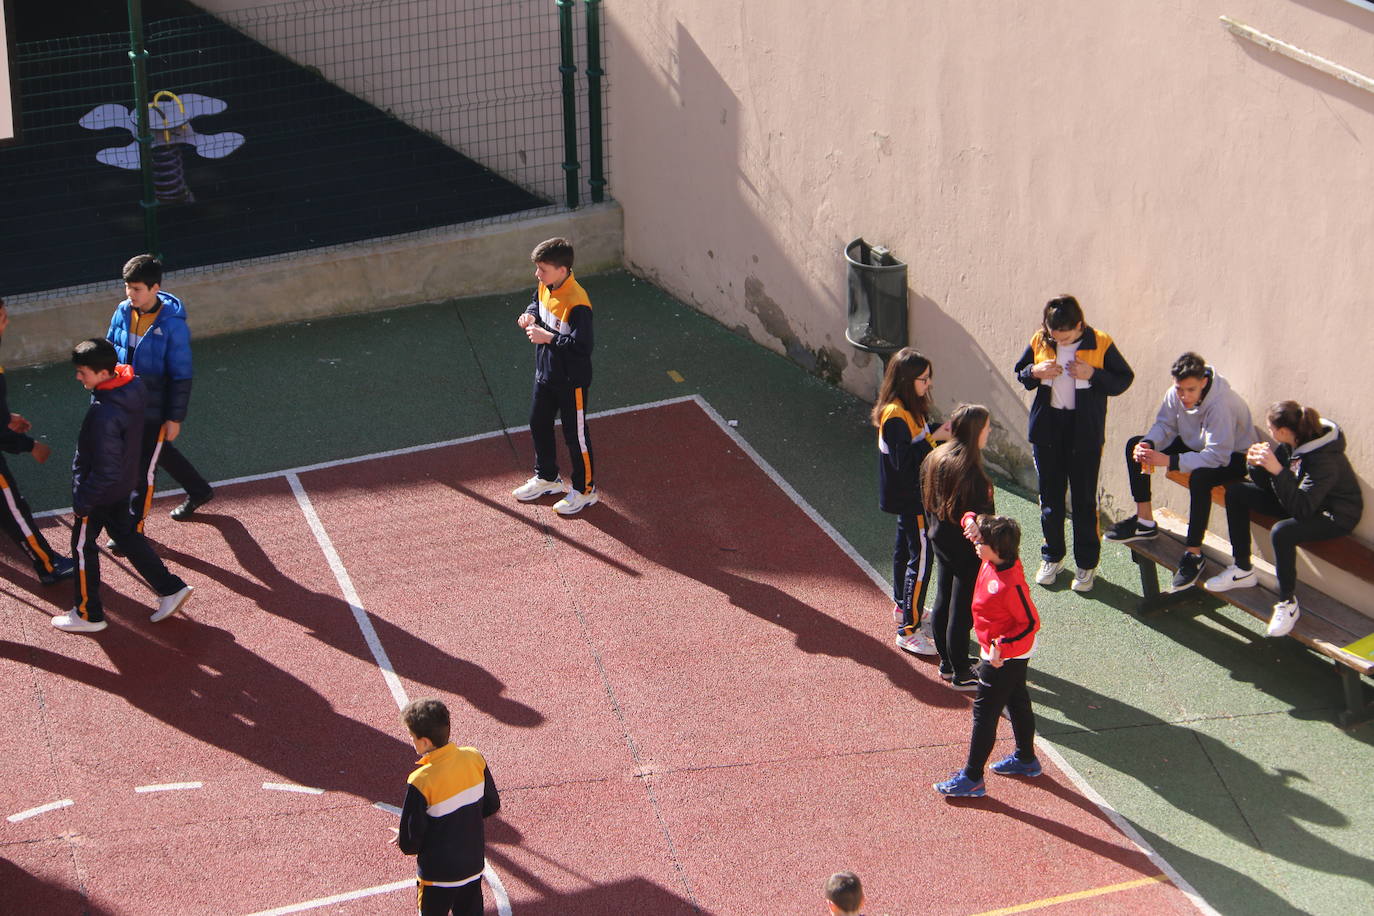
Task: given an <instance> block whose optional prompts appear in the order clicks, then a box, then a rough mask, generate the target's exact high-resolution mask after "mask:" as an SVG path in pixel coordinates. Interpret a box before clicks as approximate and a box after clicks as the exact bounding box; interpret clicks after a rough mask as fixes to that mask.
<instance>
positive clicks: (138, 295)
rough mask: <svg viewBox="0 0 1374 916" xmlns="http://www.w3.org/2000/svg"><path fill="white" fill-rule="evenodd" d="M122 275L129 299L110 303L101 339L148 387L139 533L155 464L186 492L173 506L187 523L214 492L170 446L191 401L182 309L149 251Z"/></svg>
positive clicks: (175, 515) (176, 516)
mask: <svg viewBox="0 0 1374 916" xmlns="http://www.w3.org/2000/svg"><path fill="white" fill-rule="evenodd" d="M123 276H124V294H125V295H126V296H127V297H128V298H127V299H125V300H124V301H123V302H121V303H119V305H117V306H115V310H114V315H112V316H111V317H110V329H109V330H108V331H106V332H105V337H106V339H107V340H109V341H110V343H112V344H114V347H115V353H116V354H117V356H118V358H119V361H120V362H121V363H128V364H129V365H130V366H133V369H134V374H135V375H137V376H138V377H139V378H141V379H143V384H144V385H146V386H147V389H148V406H147V409H146V412H145V416H146V417H147V422H146V423H145V424H144V427H143V433H142V439H141V440H140V456H139V468H140V471H139V484H138V500H137V502H136V503H135V511H136V512H137V513H138V530H139V531H140V532H141V531H142V530H143V520H144V518H145V517H146V516H147V514H148V509H149V507H150V506H151V505H152V500H153V484H154V481H155V479H156V477H157V469H158V468H159V467H160V468H162V469H163V470H164V471H166V472H167V473H168V474H169V475H171V478H172V479H173V480H175V481H176V482H177V483H179V484H181V486H182V488H183V489H184V490H185V491H186V499H185V500H184V501H183V502H182V503H181V505H179V506H177V507H176V508H175V509H173V510H172V518H173V519H175V520H176V521H179V522H184V521H186V520H187V519H188V518H190V517H191V514H192V513H193V512H195V511H196V510H197V509H199V508H200V507H201V506H203V505H205V504H206V503H208V502H209V501H210V500H211V499H214V496H215V493H214V490H212V489H211V487H210V484H209V483H208V482H206V480H205V478H204V477H202V476H201V474H200V472H199V471H197V470H196V469H195V466H194V465H192V464H191V462H190V461H189V460H188V459H187V458H186V456H185V455H183V454H182V453H181V451H180V450H179V449H178V448H177V447H176V446H174V445H173V444H172V443H173V442H174V441H175V440H176V438H177V436H178V435H180V434H181V424H182V423H183V422H185V420H186V409H187V406H188V405H189V404H190V402H191V377H192V373H191V331H190V329H189V328H187V326H186V307H185V306H183V305H182V304H181V300H180V299H178V298H177V297H176V296H173V295H172V294H171V293H168V292H163V290H162V262H161V261H159V260H158V259H157V258H155V257H153V256H152V255H150V254H140V255H137V256H135V257H133V258H130V259H129V262H128V263H127V264H125V265H124V271H123Z"/></svg>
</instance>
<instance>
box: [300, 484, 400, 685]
mask: <svg viewBox="0 0 1374 916" xmlns="http://www.w3.org/2000/svg"><path fill="white" fill-rule="evenodd" d="M286 482H287V483H289V484H290V485H291V492H292V493H294V494H296V502H298V503H300V507H301V512H303V513H305V521H306V523H307V524H309V525H310V532H311V533H312V534H314V535H315V541H316V542H317V543H318V544H319V545H320V550H321V551H322V552H323V553H324V558H325V560H327V561H328V563H329V568H330V570H331V571H333V573H334V580H335V581H336V582H338V583H339V589H340V590H341V591H342V592H343V598H344V600H345V601H347V602H348V609H349V610H350V611H352V612H353V621H354V623H356V624H357V625H358V629H360V630H362V631H363V640H364V641H366V642H367V648H368V649H369V650H371V652H372V658H373V659H374V660H375V661H376V662H377V667H378V668H379V669H380V670H381V672H382V680H384V681H386V687H387V689H388V690H390V691H391V698H392V699H393V700H395V701H396V707H397V708H398V709H401V708H404V707H405V705H406V704H407V703H409V702H410V700H409V699H408V698H407V697H406V691H405V688H404V687H402V686H401V679H400V678H399V677H397V676H396V669H395V668H393V667H392V666H391V659H390V658H388V657H387V654H386V649H383V648H382V640H381V639H380V638H379V637H378V636H377V630H376V628H374V627H373V626H372V621H371V620H370V619H369V618H368V616H367V611H366V610H364V609H363V603H362V600H361V599H360V598H359V597H358V592H357V590H356V589H355V588H353V579H352V578H351V577H350V576H349V575H348V570H347V569H345V568H344V565H343V560H341V559H339V552H338V551H337V550H335V549H334V542H333V541H332V540H330V537H329V532H327V531H325V530H324V523H323V522H321V521H320V517H319V515H317V514H316V513H315V506H314V505H313V504H312V503H311V502H310V497H309V496H308V495H306V492H305V488H304V487H303V486H301V479H300V477H298V476H296V475H295V474H287V475H286Z"/></svg>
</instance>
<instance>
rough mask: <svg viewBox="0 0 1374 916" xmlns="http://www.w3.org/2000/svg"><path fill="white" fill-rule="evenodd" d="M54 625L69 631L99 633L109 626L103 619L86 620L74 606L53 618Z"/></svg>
mask: <svg viewBox="0 0 1374 916" xmlns="http://www.w3.org/2000/svg"><path fill="white" fill-rule="evenodd" d="M52 625H53V626H55V627H57V628H58V629H59V630H64V631H66V632H68V633H99V632H100V631H101V630H103V629H105V628H106V627H108V626H109V624H108V623H106V622H105V621H104V620H103V619H102V620H86V619H85V618H84V617H82V616H81V615H80V614H78V613H77V612H76V608H72V609H71V610H70V611H68V612H67V613H65V614H63V615H62V616H60V617H54V618H53V619H52Z"/></svg>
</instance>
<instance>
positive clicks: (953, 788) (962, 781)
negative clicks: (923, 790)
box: [933, 770, 988, 798]
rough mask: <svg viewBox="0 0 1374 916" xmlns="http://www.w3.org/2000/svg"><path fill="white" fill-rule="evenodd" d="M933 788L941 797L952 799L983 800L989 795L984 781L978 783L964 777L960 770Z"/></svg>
mask: <svg viewBox="0 0 1374 916" xmlns="http://www.w3.org/2000/svg"><path fill="white" fill-rule="evenodd" d="M933 788H934V789H935V791H936V792H939V793H940V794H941V795H948V796H950V797H951V798H982V797H983V796H984V795H986V794H988V792H987V789H986V788H984V786H983V780H981V779H979V780H977V781H976V782H975V781H974V780H972V779H969V778H968V777H967V776H965V775H964V771H963V770H960V771H959V772H957V773H955V774H954V775H953V776H951V777H950V778H949V779H946V780H945V781H944V782H937V783H936V784H935V785H934V786H933Z"/></svg>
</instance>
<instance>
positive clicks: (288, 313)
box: [5, 202, 624, 366]
mask: <svg viewBox="0 0 1374 916" xmlns="http://www.w3.org/2000/svg"><path fill="white" fill-rule="evenodd" d="M623 226H624V218H623V214H622V212H621V209H620V205H619V204H616V203H614V202H610V203H605V204H596V205H594V206H590V207H585V208H583V209H580V210H574V211H572V212H567V213H556V214H552V215H546V216H539V217H532V218H530V219H526V220H518V221H513V222H503V223H495V224H490V225H485V226H481V227H478V228H463V227H457V228H455V229H453V230H452V231H451V232H446V233H442V234H437V235H426V236H423V237H419V238H404V239H393V240H381V241H378V242H376V243H375V244H372V245H366V246H359V245H347V246H338V247H335V248H323V249H316V250H313V251H303V252H300V253H298V254H293V255H288V256H285V257H280V258H272V259H258V260H253V261H240V262H236V263H233V264H224V265H221V266H218V267H215V268H209V269H196V270H193V271H184V272H169V273H168V274H167V276H166V278H165V280H164V281H163V286H164V287H165V288H166V289H167V290H168V291H170V292H172V293H175V294H176V295H177V296H179V297H181V299H182V300H183V301H184V302H185V303H186V310H187V313H188V315H189V318H190V323H191V332H192V334H193V336H195V337H197V338H203V337H208V336H212V335H215V334H227V333H230V332H232V331H245V330H248V329H250V328H260V327H266V326H268V325H275V324H287V323H289V322H293V321H303V320H305V319H310V318H321V317H325V316H329V315H346V314H351V313H355V312H369V311H376V310H380V309H388V308H396V307H398V306H403V305H415V304H418V303H421V302H437V301H441V300H444V299H455V298H459V297H462V296H475V295H480V294H484V293H493V292H500V291H505V290H514V289H520V288H523V287H533V285H534V267H533V266H532V265H531V264H530V259H529V253H530V251H531V250H532V249H533V248H534V246H535V245H537V244H538V243H539V242H541V241H543V240H544V239H546V238H552V237H554V236H564V237H566V238H569V239H571V240H572V242H573V244H574V245H575V246H576V249H577V269H578V271H579V272H581V273H588V274H589V273H594V272H596V271H602V270H611V269H615V268H618V267H620V266H621V265H622V263H623V259H624V229H623ZM134 253H135V252H130V254H131V255H132V254H134ZM110 273H111V280H110V285H109V288H108V289H105V290H95V291H93V290H92V289H91V287H89V286H86V287H80V288H76V289H72V290H54V291H52V292H48V293H41V294H36V295H32V296H24V297H22V298H17V299H16V301H14V302H13V303H12V304H11V306H10V307H11V310H12V312H13V313H14V315H15V317H16V318H18V317H20V316H22V320H20V321H16V322H15V327H14V331H13V332H12V333H11V334H10V335H6V338H5V357H6V362H7V363H8V365H10V366H30V365H37V364H41V363H48V362H55V361H58V360H65V359H67V358H68V356H69V355H70V353H71V347H72V344H74V343H75V342H76V341H78V340H81V339H82V338H86V337H97V336H103V335H104V333H105V331H106V329H107V328H108V327H109V322H110V312H111V310H112V309H113V308H114V306H115V304H116V303H118V302H119V300H120V299H122V298H124V290H123V287H122V285H121V284H120V282H119V280H118V273H119V265H117V264H116V265H111V271H110Z"/></svg>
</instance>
